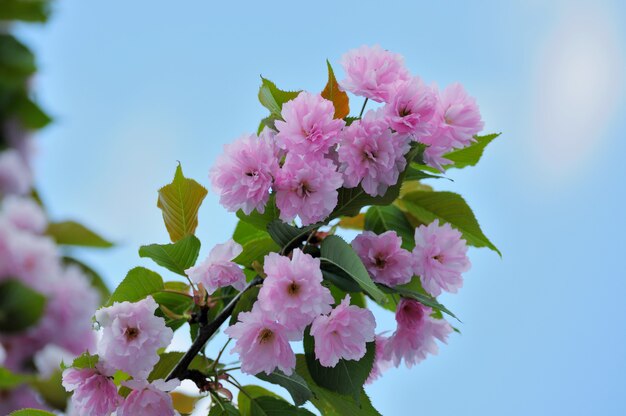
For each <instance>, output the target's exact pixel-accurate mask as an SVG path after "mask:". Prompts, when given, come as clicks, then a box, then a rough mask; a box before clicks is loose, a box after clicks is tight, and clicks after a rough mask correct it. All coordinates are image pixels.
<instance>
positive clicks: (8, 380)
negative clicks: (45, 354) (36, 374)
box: [0, 367, 30, 390]
mask: <svg viewBox="0 0 626 416" xmlns="http://www.w3.org/2000/svg"><path fill="white" fill-rule="evenodd" d="M29 380H30V377H28V376H25V375H23V374H15V373H13V372H11V371H10V370H8V369H6V368H4V367H0V390H11V389H13V388H15V387H17V386H20V385H22V384H24V383H26V382H28V381H29Z"/></svg>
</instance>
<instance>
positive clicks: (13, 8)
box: [0, 0, 50, 22]
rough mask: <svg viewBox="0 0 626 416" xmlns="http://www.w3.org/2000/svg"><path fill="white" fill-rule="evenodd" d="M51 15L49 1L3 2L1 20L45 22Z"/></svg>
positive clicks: (20, 0) (4, 0) (0, 9)
mask: <svg viewBox="0 0 626 416" xmlns="http://www.w3.org/2000/svg"><path fill="white" fill-rule="evenodd" d="M49 15H50V1H49V0H2V1H0V20H22V21H25V22H45V21H46V20H48V16H49Z"/></svg>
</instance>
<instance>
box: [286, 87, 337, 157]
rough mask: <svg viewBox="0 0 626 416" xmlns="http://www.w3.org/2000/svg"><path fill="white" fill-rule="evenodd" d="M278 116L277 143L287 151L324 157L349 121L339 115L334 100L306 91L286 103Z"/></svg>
mask: <svg viewBox="0 0 626 416" xmlns="http://www.w3.org/2000/svg"><path fill="white" fill-rule="evenodd" d="M281 115H282V117H283V119H284V120H285V121H282V120H276V123H275V125H276V129H277V130H278V134H277V135H276V143H277V144H278V146H279V147H280V148H282V149H285V150H286V151H287V152H293V153H297V154H299V155H307V156H311V155H315V156H318V157H321V156H322V155H324V154H326V153H327V152H328V149H330V148H331V147H332V146H334V145H335V144H336V143H337V135H338V134H339V132H340V131H341V128H342V127H343V126H344V124H345V122H344V121H343V120H341V119H335V118H334V116H335V108H334V106H333V103H332V101H329V100H326V99H325V98H322V96H321V95H319V94H311V93H309V92H306V91H303V92H301V93H300V94H298V96H297V97H296V98H294V99H293V100H291V101H287V102H286V103H285V104H283V108H282V111H281Z"/></svg>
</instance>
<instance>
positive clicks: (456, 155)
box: [444, 133, 500, 169]
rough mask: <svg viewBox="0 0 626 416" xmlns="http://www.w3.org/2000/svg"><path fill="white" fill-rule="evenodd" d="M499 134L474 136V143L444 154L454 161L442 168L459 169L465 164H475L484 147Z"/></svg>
mask: <svg viewBox="0 0 626 416" xmlns="http://www.w3.org/2000/svg"><path fill="white" fill-rule="evenodd" d="M499 135H500V133H495V134H488V135H486V136H474V138H475V139H476V142H475V143H473V144H471V145H470V146H467V147H465V148H463V149H459V150H454V151H452V152H450V153H447V154H445V155H444V157H445V158H446V159H448V160H450V161H452V162H454V163H453V164H451V165H447V166H444V168H446V169H449V168H457V169H461V168H464V167H466V166H476V164H477V163H478V161H479V160H480V158H481V157H482V155H483V152H484V151H485V147H487V145H488V144H489V143H491V142H492V141H493V140H494V139H495V138H496V137H498V136H499Z"/></svg>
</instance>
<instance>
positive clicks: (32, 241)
mask: <svg viewBox="0 0 626 416" xmlns="http://www.w3.org/2000/svg"><path fill="white" fill-rule="evenodd" d="M2 222H4V221H0V223H2ZM4 227H5V226H3V225H2V224H0V228H4ZM4 233H6V234H5V235H6V236H8V237H9V239H8V241H5V242H0V246H3V245H6V247H5V248H2V247H0V256H2V257H4V256H7V258H6V263H5V266H4V267H6V268H7V269H8V270H6V271H5V273H8V275H9V276H11V277H14V278H16V279H18V280H20V281H22V282H23V283H25V284H27V285H29V286H32V287H33V288H34V289H35V290H38V291H41V292H46V291H47V290H48V287H49V285H50V284H51V282H52V281H54V280H55V279H56V278H57V277H58V276H59V274H60V273H61V266H60V262H59V251H58V247H57V245H56V244H55V243H54V241H52V239H50V238H49V237H44V236H40V235H36V234H31V233H29V232H24V231H20V230H13V231H11V230H6V229H5V230H4V231H0V234H4ZM1 239H3V236H2V235H0V240H1ZM5 250H6V251H5Z"/></svg>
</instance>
